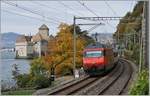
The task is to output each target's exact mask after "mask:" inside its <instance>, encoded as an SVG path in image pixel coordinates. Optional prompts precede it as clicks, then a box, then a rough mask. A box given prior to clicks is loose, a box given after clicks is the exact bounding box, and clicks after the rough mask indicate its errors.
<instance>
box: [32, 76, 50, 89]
mask: <svg viewBox="0 0 150 96" xmlns="http://www.w3.org/2000/svg"><path fill="white" fill-rule="evenodd" d="M33 84H34V86H35V88H36V89H40V88H46V87H48V86H49V85H50V84H51V80H50V79H49V78H48V77H45V76H43V75H38V76H36V77H34V79H33Z"/></svg>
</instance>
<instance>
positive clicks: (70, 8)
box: [57, 1, 84, 16]
mask: <svg viewBox="0 0 150 96" xmlns="http://www.w3.org/2000/svg"><path fill="white" fill-rule="evenodd" d="M57 2H58V3H60V4H61V5H63V6H64V7H66V8H68V9H69V10H71V11H74V12H75V13H78V14H82V15H84V14H83V13H81V12H78V11H75V10H74V9H73V8H72V7H70V6H68V5H66V4H65V3H63V2H62V1H57ZM73 15H75V14H73ZM76 16H81V15H76Z"/></svg>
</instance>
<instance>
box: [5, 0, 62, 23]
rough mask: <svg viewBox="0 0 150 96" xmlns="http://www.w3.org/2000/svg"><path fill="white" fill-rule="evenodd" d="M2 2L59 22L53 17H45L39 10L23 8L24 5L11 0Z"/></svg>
mask: <svg viewBox="0 0 150 96" xmlns="http://www.w3.org/2000/svg"><path fill="white" fill-rule="evenodd" d="M3 3H5V4H8V5H11V6H14V7H17V8H19V9H22V10H25V11H28V12H30V13H32V14H36V15H39V16H41V17H45V18H47V19H49V20H52V21H54V22H60V21H58V20H55V19H53V18H50V17H46V16H44V15H42V14H40V13H39V12H36V11H33V10H31V9H27V8H25V7H23V6H19V5H18V4H15V3H12V2H6V1H3Z"/></svg>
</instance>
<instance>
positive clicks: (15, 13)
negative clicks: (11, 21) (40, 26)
mask: <svg viewBox="0 0 150 96" xmlns="http://www.w3.org/2000/svg"><path fill="white" fill-rule="evenodd" d="M2 11H4V12H7V13H10V14H14V15H18V16H24V17H28V18H31V19H36V20H39V21H43V19H41V18H38V17H32V16H29V15H24V14H19V13H17V12H12V11H8V10H5V9H2ZM45 21H46V22H48V23H52V24H56V25H57V24H58V23H55V22H51V21H48V20H45Z"/></svg>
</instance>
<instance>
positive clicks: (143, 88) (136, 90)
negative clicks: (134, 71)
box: [129, 70, 149, 95]
mask: <svg viewBox="0 0 150 96" xmlns="http://www.w3.org/2000/svg"><path fill="white" fill-rule="evenodd" d="M148 76H149V74H148V70H142V72H140V73H139V77H138V80H137V82H136V83H135V85H134V86H133V88H132V89H131V90H130V92H129V93H130V95H148V94H149V79H148V78H149V77H148Z"/></svg>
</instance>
